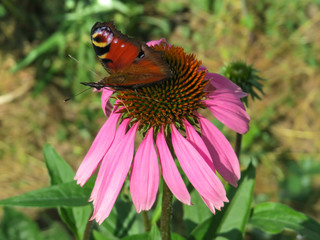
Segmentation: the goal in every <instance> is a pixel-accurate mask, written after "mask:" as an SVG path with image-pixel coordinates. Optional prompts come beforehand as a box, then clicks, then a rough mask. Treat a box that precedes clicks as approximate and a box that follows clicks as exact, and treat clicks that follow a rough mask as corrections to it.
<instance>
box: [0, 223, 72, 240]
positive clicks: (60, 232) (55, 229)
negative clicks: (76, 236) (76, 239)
mask: <svg viewBox="0 0 320 240" xmlns="http://www.w3.org/2000/svg"><path fill="white" fill-rule="evenodd" d="M42 234H43V236H44V238H45V239H46V240H57V239H59V240H72V239H73V238H71V236H70V234H69V232H68V231H67V229H66V228H65V227H64V226H63V225H62V223H60V222H53V223H51V224H50V228H49V229H47V230H45V231H43V232H42ZM0 239H1V238H0Z"/></svg>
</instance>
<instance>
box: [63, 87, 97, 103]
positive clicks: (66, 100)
mask: <svg viewBox="0 0 320 240" xmlns="http://www.w3.org/2000/svg"><path fill="white" fill-rule="evenodd" d="M90 89H92V88H91V87H89V88H87V89H84V90H82V91H81V92H78V93H77V94H76V95H74V96H73V97H68V98H66V99H65V100H64V102H68V101H70V100H71V99H73V98H74V97H76V96H79V95H80V94H82V93H84V92H86V91H88V90H90Z"/></svg>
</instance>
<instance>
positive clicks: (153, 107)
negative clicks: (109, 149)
mask: <svg viewBox="0 0 320 240" xmlns="http://www.w3.org/2000/svg"><path fill="white" fill-rule="evenodd" d="M154 49H155V50H157V51H162V52H163V58H164V59H165V60H166V62H167V63H168V65H169V66H170V69H171V72H172V77H171V78H170V79H168V80H164V81H162V82H160V83H158V84H154V85H151V86H145V87H140V88H137V89H136V90H128V91H119V92H118V94H117V98H118V99H119V106H124V108H122V110H120V111H121V112H122V113H123V114H124V117H128V118H131V119H132V121H131V122H132V123H134V122H138V121H139V122H140V124H139V125H140V128H144V129H145V130H147V129H149V128H150V127H160V126H161V125H168V124H171V123H181V120H182V119H184V118H187V117H189V118H190V117H191V118H194V117H195V116H194V111H195V110H197V109H198V108H204V105H203V104H202V103H201V100H202V99H204V96H205V94H206V93H205V92H204V91H203V89H204V87H205V86H206V84H207V83H208V81H206V80H204V77H205V71H199V70H198V69H199V67H200V65H201V61H198V60H197V59H196V58H195V56H194V55H193V54H186V53H185V52H184V50H183V48H181V47H174V46H171V47H170V46H168V45H164V46H163V45H157V46H155V47H154Z"/></svg>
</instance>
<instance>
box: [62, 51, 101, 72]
mask: <svg viewBox="0 0 320 240" xmlns="http://www.w3.org/2000/svg"><path fill="white" fill-rule="evenodd" d="M68 57H69V58H71V59H72V60H74V61H76V62H77V63H78V64H79V65H81V66H83V67H85V68H86V69H87V70H88V71H89V72H92V73H93V74H95V75H96V76H98V77H100V76H99V75H98V74H97V73H96V72H95V71H93V70H92V69H90V68H88V67H87V66H86V65H84V64H83V63H81V62H80V61H79V60H78V59H76V58H75V57H73V56H71V55H70V54H68Z"/></svg>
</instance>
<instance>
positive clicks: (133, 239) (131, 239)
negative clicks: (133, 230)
mask: <svg viewBox="0 0 320 240" xmlns="http://www.w3.org/2000/svg"><path fill="white" fill-rule="evenodd" d="M151 239H152V240H153V239H154V238H150V236H149V234H148V233H141V234H134V235H131V236H127V237H124V238H121V240H151ZM156 239H158V238H156ZM160 239H161V238H160ZM160 239H159V240H160Z"/></svg>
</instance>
